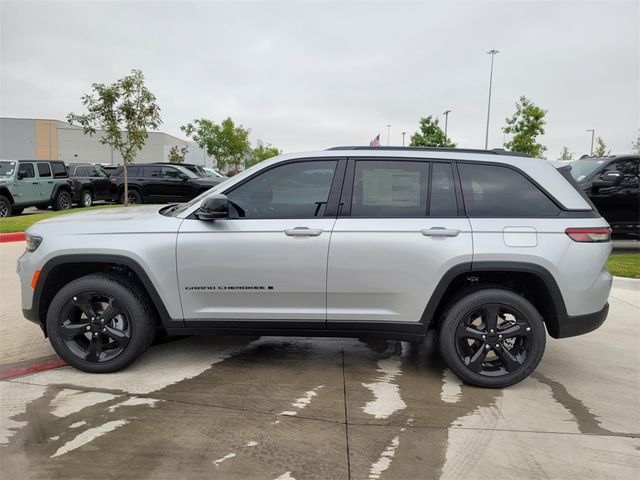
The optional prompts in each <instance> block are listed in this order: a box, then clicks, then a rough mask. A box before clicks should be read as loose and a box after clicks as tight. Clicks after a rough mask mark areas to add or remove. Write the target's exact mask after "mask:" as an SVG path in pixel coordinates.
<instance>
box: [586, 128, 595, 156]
mask: <svg viewBox="0 0 640 480" xmlns="http://www.w3.org/2000/svg"><path fill="white" fill-rule="evenodd" d="M587 132H591V153H590V154H589V156H590V157H593V137H594V136H595V134H596V131H595V129H593V128H591V129H589V130H587Z"/></svg>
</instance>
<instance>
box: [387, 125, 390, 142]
mask: <svg viewBox="0 0 640 480" xmlns="http://www.w3.org/2000/svg"><path fill="white" fill-rule="evenodd" d="M390 135H391V125H387V147H388V146H389V136H390Z"/></svg>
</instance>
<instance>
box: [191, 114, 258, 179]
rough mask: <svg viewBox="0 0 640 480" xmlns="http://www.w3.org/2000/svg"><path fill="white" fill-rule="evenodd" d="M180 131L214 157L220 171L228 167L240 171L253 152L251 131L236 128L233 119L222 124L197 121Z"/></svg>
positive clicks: (207, 120)
mask: <svg viewBox="0 0 640 480" xmlns="http://www.w3.org/2000/svg"><path fill="white" fill-rule="evenodd" d="M180 130H182V131H183V132H184V133H185V134H186V135H187V136H189V137H191V138H192V139H193V141H194V142H196V143H197V144H198V146H199V147H200V148H202V149H203V150H205V151H206V152H207V155H209V156H210V157H214V158H215V159H216V164H217V167H218V168H219V169H224V168H225V167H227V166H232V167H235V169H238V168H239V167H240V165H242V164H244V162H245V159H246V157H247V155H248V154H249V153H250V152H251V145H250V144H249V130H248V129H245V128H244V127H243V126H242V125H238V126H236V125H235V123H233V120H231V118H226V119H225V120H223V121H222V122H221V123H220V124H217V123H215V122H213V121H212V120H209V119H206V118H200V119H195V120H194V121H193V122H191V123H188V124H186V125H183V126H181V127H180Z"/></svg>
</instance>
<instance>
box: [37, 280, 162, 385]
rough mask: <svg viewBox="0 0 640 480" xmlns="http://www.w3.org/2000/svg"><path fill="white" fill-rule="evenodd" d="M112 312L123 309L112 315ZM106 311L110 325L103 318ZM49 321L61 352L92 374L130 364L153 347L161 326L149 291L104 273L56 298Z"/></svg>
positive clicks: (54, 343) (68, 287)
mask: <svg viewBox="0 0 640 480" xmlns="http://www.w3.org/2000/svg"><path fill="white" fill-rule="evenodd" d="M107 300H108V303H107ZM109 305H112V306H113V307H114V310H113V311H111V310H109ZM110 311H111V312H118V313H117V314H115V316H112V315H110V313H109V312H110ZM83 312H90V313H88V314H85V313H83ZM93 313H95V314H96V315H95V317H93V316H91V315H93ZM102 315H104V316H105V317H106V318H107V319H108V320H107V321H106V323H105V322H101V321H100V320H101V318H100V317H101V316H102ZM92 318H94V320H93V321H92V320H91V319H92ZM46 323H47V325H46V326H47V334H48V335H49V340H50V342H51V345H52V346H53V349H54V350H55V351H56V353H57V354H58V355H60V357H61V358H62V359H64V360H65V361H66V362H67V363H68V364H69V365H71V366H72V367H75V368H77V369H78V370H82V371H84V372H91V373H108V372H116V371H118V370H121V369H122V368H124V367H126V366H127V365H130V364H131V363H132V362H133V361H135V360H136V359H137V358H138V357H139V356H140V355H142V353H144V351H145V350H146V349H147V348H148V347H149V345H151V343H152V342H153V338H154V335H155V330H156V324H155V320H154V316H153V314H152V308H151V306H150V305H149V302H148V300H147V296H146V294H145V292H144V291H142V289H141V288H140V287H138V286H137V285H136V284H135V283H133V282H132V281H129V280H128V279H126V278H124V277H116V276H112V275H109V274H104V273H96V274H91V275H87V276H85V277H81V278H78V279H76V280H74V281H72V282H70V283H68V284H67V285H65V286H64V287H63V288H62V289H61V290H60V291H59V292H58V293H57V294H56V296H55V297H54V298H53V300H52V301H51V304H50V305H49V310H48V311H47V320H46ZM87 327H88V328H87ZM103 332H106V333H103ZM94 345H96V346H97V347H96V348H92V347H93V346H94ZM98 346H99V347H98Z"/></svg>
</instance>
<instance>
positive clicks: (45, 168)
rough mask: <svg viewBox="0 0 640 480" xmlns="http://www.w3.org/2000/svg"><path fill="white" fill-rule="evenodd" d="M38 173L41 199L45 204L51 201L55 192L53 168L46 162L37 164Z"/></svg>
mask: <svg viewBox="0 0 640 480" xmlns="http://www.w3.org/2000/svg"><path fill="white" fill-rule="evenodd" d="M36 167H37V168H36V170H37V173H38V183H39V185H38V187H39V188H40V199H41V200H42V201H44V202H47V201H49V199H50V198H51V193H52V192H53V174H52V173H51V166H50V165H49V164H48V163H46V162H38V163H36Z"/></svg>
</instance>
